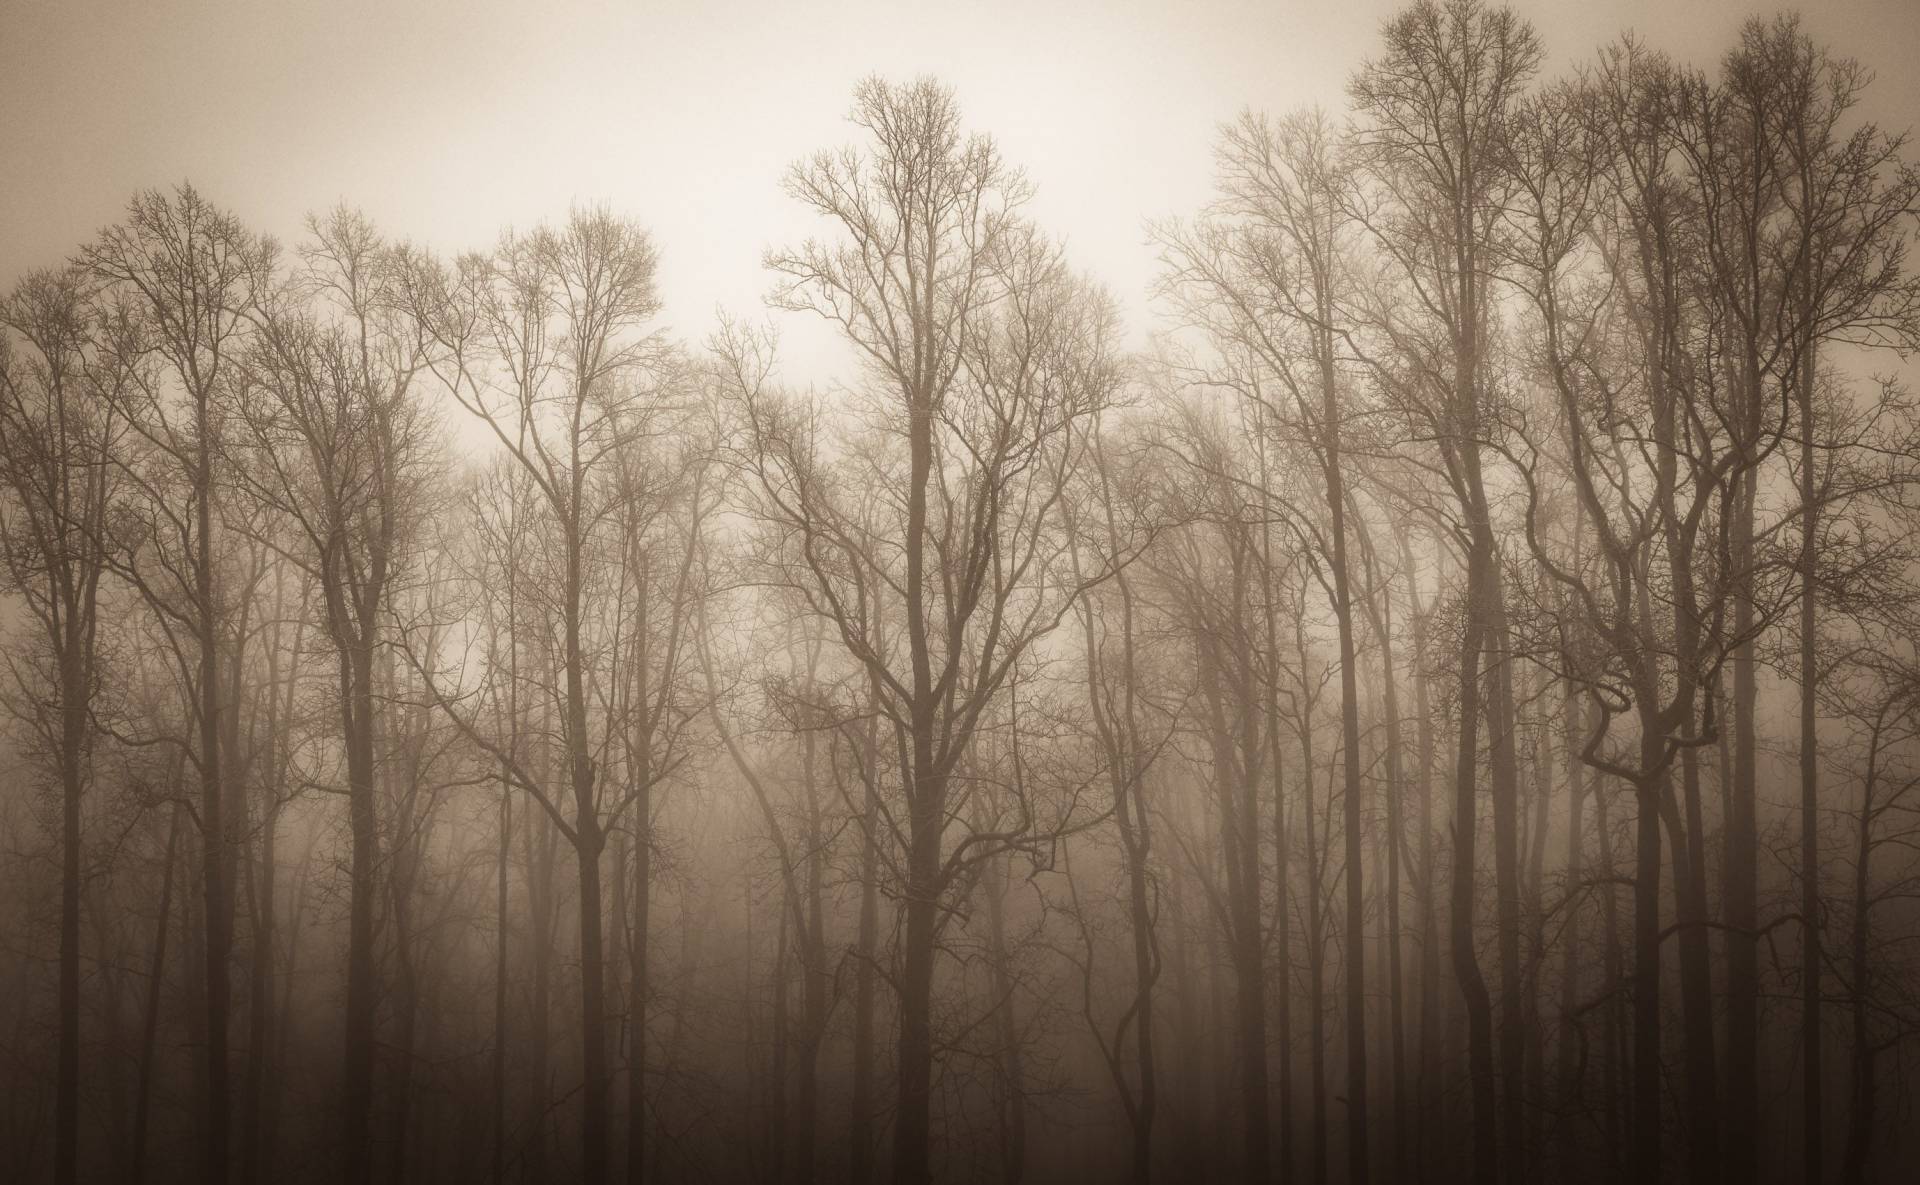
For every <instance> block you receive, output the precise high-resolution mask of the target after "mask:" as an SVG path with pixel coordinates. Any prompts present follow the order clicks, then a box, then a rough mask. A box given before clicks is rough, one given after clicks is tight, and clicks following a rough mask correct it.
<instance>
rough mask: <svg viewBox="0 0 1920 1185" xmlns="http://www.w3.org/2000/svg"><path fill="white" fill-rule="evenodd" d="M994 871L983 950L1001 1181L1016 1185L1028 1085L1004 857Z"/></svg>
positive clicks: (1022, 1160) (1020, 1177) (1022, 1165)
mask: <svg viewBox="0 0 1920 1185" xmlns="http://www.w3.org/2000/svg"><path fill="white" fill-rule="evenodd" d="M991 863H992V864H994V865H995V866H996V867H994V868H991V869H990V870H989V871H988V876H987V881H988V883H987V884H986V886H985V889H986V898H987V947H988V955H989V961H990V966H989V975H990V977H991V978H990V982H991V983H992V987H993V998H994V1028H995V1030H996V1035H997V1036H998V1038H999V1042H1000V1064H1001V1076H1002V1084H1001V1089H1002V1092H1003V1093H1002V1096H1001V1144H1000V1169H1001V1179H1002V1180H1003V1181H1005V1182H1006V1185H1020V1183H1021V1182H1022V1181H1024V1180H1025V1179H1026V1173H1027V1086H1026V1071H1025V1068H1024V1067H1023V1066H1022V1064H1021V1055H1020V1029H1019V1024H1018V1018H1017V1016H1016V1015H1015V1013H1014V1007H1013V975H1012V972H1011V969H1010V967H1009V965H1008V955H1007V924H1006V904H1005V902H1006V892H1007V871H1006V864H1005V860H1004V858H998V857H996V858H995V859H994V860H993V861H992V862H991Z"/></svg>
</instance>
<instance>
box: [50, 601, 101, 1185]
mask: <svg viewBox="0 0 1920 1185" xmlns="http://www.w3.org/2000/svg"><path fill="white" fill-rule="evenodd" d="M57 644H58V645H60V682H61V687H60V755H59V761H60V1052H59V1059H58V1060H59V1068H58V1070H57V1071H56V1076H55V1077H56V1081H55V1086H54V1108H53V1110H54V1156H53V1177H54V1181H55V1182H56V1185H74V1182H75V1181H77V1180H78V1179H79V1156H80V878H81V868H80V856H81V852H80V797H81V794H82V793H83V792H84V790H85V788H86V771H85V770H84V769H82V763H83V761H84V760H85V753H86V749H87V729H88V727H89V722H88V720H87V715H88V713H89V710H90V709H89V702H90V700H91V698H92V695H91V690H92V689H91V688H90V687H88V686H87V684H88V679H87V672H86V670H85V669H84V666H83V657H82V655H81V654H80V652H79V650H78V648H77V647H76V646H75V645H74V644H73V639H72V638H63V639H61V641H60V643H57Z"/></svg>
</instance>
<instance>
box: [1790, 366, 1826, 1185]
mask: <svg viewBox="0 0 1920 1185" xmlns="http://www.w3.org/2000/svg"><path fill="white" fill-rule="evenodd" d="M1816 359H1817V353H1816V350H1815V347H1814V345H1813V343H1811V342H1809V343H1807V346H1806V349H1805V352H1804V356H1803V357H1802V358H1801V359H1800V365H1799V367H1798V374H1797V376H1796V377H1797V378H1798V380H1799V396H1800V398H1799V403H1800V505H1801V517H1800V918H1801V933H1802V934H1803V935H1804V938H1803V939H1802V941H1801V944H1800V1072H1801V1082H1802V1087H1801V1097H1800V1115H1801V1118H1800V1122H1801V1125H1802V1126H1803V1127H1804V1129H1805V1131H1806V1135H1805V1137H1804V1139H1805V1142H1804V1144H1803V1146H1802V1148H1803V1151H1802V1164H1803V1166H1804V1173H1805V1176H1806V1180H1807V1182H1808V1185H1819V1182H1820V1180H1821V1171H1822V1169H1823V1168H1824V1167H1825V1160H1824V1156H1823V1153H1822V1143H1821V1141H1822V1136H1823V1135H1824V1133H1823V1131H1822V1130H1821V1129H1822V1127H1823V1126H1824V1125H1823V1109H1822V1104H1821V1092H1822V1082H1821V1077H1822V1070H1823V1069H1824V1065H1823V1061H1822V1056H1821V1049H1820V1045H1821V1042H1820V1036H1821V1034H1820V974H1821V968H1820V924H1821V923H1820V737H1819V733H1818V731H1817V729H1818V724H1817V717H1816V707H1817V705H1816V702H1815V696H1816V694H1817V692H1818V688H1819V680H1820V668H1819V663H1818V652H1817V646H1818V642H1819V636H1818V635H1819V621H1818V618H1817V616H1816V614H1817V604H1816V601H1815V596H1814V594H1815V590H1816V588H1817V581H1818V579H1819V572H1820V568H1819V564H1820V553H1819V546H1820V541H1819V535H1820V509H1819V483H1818V482H1817V480H1816V478H1815V472H1814V447H1813V444H1814V441H1813V438H1814V430H1815V424H1814V416H1813V380H1814V372H1815V362H1816Z"/></svg>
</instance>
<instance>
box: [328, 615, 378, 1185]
mask: <svg viewBox="0 0 1920 1185" xmlns="http://www.w3.org/2000/svg"><path fill="white" fill-rule="evenodd" d="M341 595H343V594H342V592H341V590H334V591H333V592H332V593H330V596H331V597H332V598H335V599H337V598H339V597H340V596H341ZM336 612H337V613H339V614H342V615H344V613H345V609H344V607H340V608H338V609H336ZM346 631H347V627H346V626H345V624H344V618H343V623H342V624H341V626H340V627H339V628H338V630H337V631H336V633H335V637H336V639H337V640H338V641H339V642H340V643H341V644H340V683H341V691H342V693H343V694H342V696H341V715H342V721H341V723H342V728H343V730H344V733H345V738H346V748H347V810H348V818H349V822H350V829H351V831H352V845H353V854H352V864H351V878H352V893H351V900H350V903H349V906H348V925H347V934H348V936H347V1009H346V1012H347V1020H346V1028H345V1042H346V1048H345V1055H346V1071H345V1075H344V1085H343V1088H342V1095H343V1106H344V1108H345V1112H346V1114H345V1117H344V1123H343V1125H342V1132H341V1141H342V1152H343V1163H344V1169H345V1172H344V1178H345V1181H346V1182H347V1185H370V1183H371V1182H372V1180H373V1129H372V1122H373V1057H374V1005H375V1000H374V957H373V925H374V922H373V912H374V900H375V894H376V892H377V889H376V886H375V884H374V870H375V868H376V866H377V865H378V862H379V858H380V857H379V825H380V824H379V817H378V812H377V811H376V809H375V804H374V785H373V779H374V751H373V750H374V740H373V719H374V716H373V648H372V645H371V643H370V641H369V642H365V643H363V644H349V643H347V641H346V639H347V633H346Z"/></svg>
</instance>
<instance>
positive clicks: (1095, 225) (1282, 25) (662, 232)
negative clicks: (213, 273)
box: [0, 0, 1920, 350]
mask: <svg viewBox="0 0 1920 1185" xmlns="http://www.w3.org/2000/svg"><path fill="white" fill-rule="evenodd" d="M1397 7H1399V4H1398V3H1395V2H1390V0H1334V2H1327V3H1321V2H1310V0H1264V2H1252V0H1192V2H1188V3H1175V2H1172V0H1156V2H1146V3H1142V2H1137V0H1136V2H1118V3H1105V4H1095V3H1068V2H1061V0H1019V2H1016V3H998V2H995V3H966V2H963V0H949V2H947V3H922V2H919V0H888V2H881V3H868V2H861V3H825V2H820V3H813V4H778V3H765V2H759V3H754V2H747V0H707V2H693V0H647V2H633V0H627V2H620V0H600V2H590V0H589V2H563V3H541V2H527V3H514V4H493V3H488V4H481V3H450V2H446V0H431V2H427V0H386V2H383V3H363V2H360V0H346V2H342V0H326V2H314V0H264V2H263V0H255V2H253V3H245V2H241V0H146V2H135V0H0V283H11V281H12V279H13V278H14V277H15V276H16V275H18V274H19V273H20V272H21V271H23V270H25V269H26V268H29V267H34V266H39V265H43V264H49V263H53V262H56V261H57V260H58V259H60V258H61V257H62V256H64V255H65V254H66V253H68V252H69V251H71V250H72V249H73V247H74V246H75V245H76V244H78V243H79V242H80V241H81V240H83V239H85V238H87V237H89V236H90V235H92V234H93V233H94V232H95V231H96V230H97V229H98V228H100V227H101V226H103V225H105V224H107V223H109V222H111V221H113V220H115V219H116V218H117V217H118V216H119V215H120V213H121V211H122V209H123V207H124V205H125V203H126V200H127V198H128V196H129V195H130V194H131V193H132V192H133V191H134V190H136V189H138V188H141V187H144V186H153V185H166V184H169V183H172V182H176V181H179V180H181V179H183V178H190V179H191V180H192V181H193V182H194V183H195V184H196V185H197V186H199V187H200V189H201V190H202V192H204V193H205V194H206V195H207V196H209V197H210V198H211V199H213V200H214V201H216V202H219V203H220V204H222V205H225V206H227V207H228V208H230V209H232V210H234V211H235V212H236V213H237V214H239V215H240V216H241V217H242V218H243V219H244V220H245V221H246V222H247V223H248V224H249V225H251V226H253V227H256V228H258V229H261V230H265V231H268V232H271V233H273V234H275V235H277V236H279V237H280V238H282V239H283V240H285V239H289V238H293V237H297V236H298V234H299V231H300V225H301V217H302V215H303V214H304V213H306V212H307V211H310V210H316V209H322V208H324V207H327V206H330V205H332V204H334V203H335V202H338V201H342V200H345V201H348V202H351V203H353V204H355V205H358V206H360V207H361V208H362V209H364V210H365V211H367V213H369V214H370V215H371V216H372V217H373V218H374V219H375V220H376V221H377V222H378V223H379V224H380V225H381V226H382V227H383V228H384V229H386V230H387V231H388V232H389V233H390V234H392V235H395V236H397V237H405V238H411V239H416V240H420V241H423V242H425V243H427V244H430V245H432V246H434V247H436V248H439V249H442V250H454V249H459V248H463V247H475V246H484V245H486V244H487V243H489V242H490V241H491V240H492V238H493V236H494V234H495V233H496V232H497V231H498V229H499V228H500V227H501V226H503V225H506V224H507V223H510V222H511V223H516V224H520V225H528V224H531V223H534V222H537V221H540V220H542V219H552V218H558V217H560V216H562V215H564V214H565V212H566V210H567V208H568V206H569V204H570V203H573V202H575V201H585V202H606V203H608V204H610V205H611V206H612V207H614V208H615V209H616V210H618V211H621V212H623V213H628V214H632V215H634V216H636V217H638V218H639V219H640V220H641V221H643V222H644V223H645V224H646V225H647V226H649V227H650V228H651V229H652V230H653V232H654V234H655V236H656V239H657V242H658V244H659V246H660V248H661V251H662V289H663V296H664V297H665V299H666V302H667V310H666V321H667V323H668V324H669V325H670V327H671V328H672V329H673V330H674V331H675V332H677V333H678V334H680V335H681V336H683V337H687V338H692V339H698V338H700V337H702V336H704V335H705V334H706V333H707V332H708V330H709V327H710V326H711V324H712V319H713V311H714V309H715V307H716V306H719V305H724V306H726V307H727V308H729V309H731V310H734V311H736V312H739V313H744V314H749V315H758V314H759V311H760V305H759V300H760V296H761V294H762V293H763V292H764V290H765V288H766V277H765V275H764V273H763V272H762V271H761V269H760V266H759V260H760V254H761V252H762V250H763V249H764V248H766V247H767V246H768V245H770V244H773V243H778V242H786V241H789V240H794V239H797V238H799V237H801V236H803V235H804V234H805V233H806V232H807V231H808V230H809V229H810V227H811V226H812V225H813V224H812V222H811V221H810V219H809V218H808V217H807V216H806V215H804V213H803V212H802V211H800V210H799V208H798V207H797V206H796V205H795V204H794V203H793V202H791V201H790V200H789V199H788V198H787V197H786V196H785V195H784V194H783V193H782V192H781V191H780V188H779V178H780V175H781V173H782V171H783V169H784V168H785V167H786V165H787V164H788V163H789V162H790V161H792V160H793V159H794V158H795V157H797V156H800V155H803V154H805V153H808V152H811V151H813V150H815V149H817V148H821V147H826V146H830V145H836V144H840V143H843V142H845V141H847V140H848V139H850V138H851V137H852V135H853V129H851V128H850V127H849V126H848V125H847V124H846V123H845V122H844V115H845V113H846V110H847V107H848V103H849V96H850V92H851V89H852V86H853V84H854V82H855V81H856V80H857V79H859V78H860V77H861V76H862V75H864V74H867V73H872V72H878V73H882V74H885V75H888V76H892V77H899V78H905V77H910V76H912V75H915V74H920V73H931V74H934V75H936V76H938V77H940V78H942V79H944V80H946V81H947V82H949V83H951V84H952V85H953V86H955V87H956V88H957V90H958V92H959V95H960V100H961V104H962V107H963V110H964V111H965V113H966V116H967V118H968V121H969V123H970V124H971V125H972V126H973V127H974V128H976V129H979V130H983V131H988V132H991V133H992V134H993V135H994V136H995V137H997V138H998V140H999V141H1000V144H1001V146H1002V149H1003V151H1004V152H1005V154H1006V155H1007V157H1008V158H1009V159H1010V160H1012V161H1013V162H1014V163H1017V164H1020V165H1022V166H1024V167H1025V168H1026V169H1027V171H1028V173H1029V175H1030V176H1031V178H1032V179H1033V181H1034V182H1035V183H1036V185H1037V187H1038V196H1037V200H1036V202H1035V205H1034V212H1035V214H1036V215H1037V216H1038V218H1039V220H1040V221H1041V223H1042V225H1044V226H1045V227H1047V228H1048V229H1049V230H1051V231H1052V232H1054V233H1055V234H1059V235H1063V236H1065V237H1066V238H1067V239H1068V241H1069V245H1070V249H1071V253H1072V257H1073V259H1074V262H1075V263H1076V264H1077V265H1078V266H1080V267H1082V268H1083V269H1085V270H1087V271H1090V272H1092V273H1093V274H1095V275H1096V276H1097V277H1098V278H1099V279H1101V280H1102V281H1104V282H1105V283H1106V284H1108V285H1109V287H1111V288H1112V289H1113V291H1114V292H1115V294H1116V296H1117V297H1118V298H1119V299H1120V301H1121V303H1122V306H1123V308H1124V309H1125V310H1126V313H1127V318H1128V324H1129V327H1130V328H1131V329H1132V330H1133V332H1134V333H1135V334H1136V335H1137V334H1138V333H1139V332H1140V331H1141V330H1142V329H1143V328H1144V327H1145V326H1146V325H1147V324H1148V322H1149V319H1148V317H1147V316H1146V314H1145V311H1144V305H1145V300H1146V297H1145V290H1146V286H1147V284H1148V282H1149V280H1150V278H1151V276H1152V273H1153V269H1154V262H1153V253H1152V251H1151V250H1150V249H1149V248H1148V247H1147V246H1146V245H1145V243H1144V241H1143V240H1144V233H1143V230H1142V223H1143V221H1144V220H1145V219H1147V218H1152V217H1161V216H1165V215H1169V214H1184V213H1189V212H1191V211H1192V210H1194V209H1195V208H1196V207H1197V206H1198V205H1200V204H1201V203H1202V202H1204V201H1205V200H1206V197H1207V192H1208V188H1209V185H1210V176H1209V169H1210V166H1209V158H1208V153H1209V146H1210V143H1211V140H1212V136H1213V129H1214V127H1215V125H1216V124H1218V123H1219V122H1220V121H1221V120H1223V119H1227V118H1230V117H1231V116H1232V115H1233V114H1234V112H1235V111H1237V110H1238V109H1239V108H1240V107H1242V106H1248V105H1251V106H1254V107H1259V108H1266V109H1270V110H1275V111H1278V110H1283V109H1286V108H1289V107H1293V106H1296V105H1299V104H1303V103H1312V102H1318V103H1320V104H1322V105H1323V106H1326V107H1328V108H1329V109H1334V110H1338V109H1339V108H1340V107H1341V105H1342V104H1343V101H1344V93H1343V86H1344V84H1345V81H1346V78H1347V76H1348V75H1349V74H1350V73H1351V72H1352V70H1353V69H1354V68H1355V67H1356V66H1357V65H1359V63H1360V62H1361V61H1362V60H1363V59H1364V58H1365V57H1366V56H1367V55H1369V54H1370V53H1372V52H1374V50H1375V48H1376V45H1377V32H1378V29H1379V25H1380V22H1381V20H1382V18H1383V17H1384V16H1386V15H1387V14H1388V13H1389V12H1391V11H1393V10H1394V9H1395V8H1397ZM1514 7H1515V8H1517V9H1518V10H1520V11H1521V12H1522V13H1523V14H1525V15H1526V16H1528V17H1529V18H1530V19H1532V20H1533V21H1534V23H1535V24H1536V25H1537V26H1538V27H1539V29H1540V30H1541V32H1542V34H1543V35H1544V37H1545V39H1546V41H1547V45H1548V49H1549V52H1550V54H1551V60H1552V62H1553V63H1554V65H1553V69H1555V70H1558V69H1564V68H1566V67H1568V66H1569V65H1570V64H1571V63H1573V62H1575V61H1578V60H1581V59H1584V58H1587V57H1590V56H1591V54H1592V53H1593V51H1594V49H1595V48H1596V47H1597V46H1598V45H1599V44H1600V43H1601V42H1603V41H1606V40H1608V39H1610V38H1612V37H1613V36H1615V35H1616V34H1617V33H1619V32H1620V31H1621V30H1623V29H1627V28H1633V29H1636V30H1638V31H1639V32H1640V33H1642V34H1643V35H1644V36H1645V37H1646V38H1647V39H1648V40H1650V41H1651V42H1653V43H1654V44H1655V45H1658V46H1660V47H1663V48H1665V49H1667V50H1669V51H1670V52H1672V53H1674V54H1675V55H1676V56H1678V57H1680V58H1682V59H1684V60H1690V61H1694V62H1697V63H1699V64H1702V65H1710V64H1711V63H1712V62H1713V61H1714V60H1716V59H1717V58H1718V56H1719V55H1720V54H1721V53H1722V52H1723V50H1724V49H1725V48H1726V47H1727V46H1728V45H1730V44H1731V41H1732V37H1733V34H1734V31H1735V30H1736V29H1737V28H1738V26H1739V24H1740V22H1741V21H1742V20H1743V19H1744V18H1745V17H1746V16H1748V15H1750V14H1752V13H1756V12H1757V13H1761V14H1770V13H1772V12H1773V11H1775V10H1776V9H1777V7H1778V6H1777V5H1773V4H1767V3H1751V2H1748V0H1627V2H1623V3H1609V2H1603V0H1582V2H1574V3H1566V2H1560V0H1516V2H1515V4H1514ZM1806 9H1807V12H1806V20H1807V24H1808V26H1809V28H1810V29H1811V30H1812V32H1813V33H1814V35H1815V36H1816V37H1817V38H1819V39H1821V40H1823V41H1825V42H1827V43H1829V44H1831V45H1833V46H1834V47H1836V48H1837V49H1839V50H1841V51H1842V52H1845V53H1848V54H1851V55H1853V56H1855V57H1858V58H1859V59H1861V60H1862V61H1863V62H1864V63H1865V64H1866V65H1867V66H1868V67H1870V68H1871V69H1873V70H1874V71H1876V73H1877V74H1878V75H1879V80H1878V82H1877V83H1876V84H1875V85H1874V87H1873V88H1872V90H1871V92H1870V93H1869V109H1870V111H1871V114H1872V115H1873V116H1874V117H1875V118H1877V119H1879V120H1881V121H1882V122H1883V123H1886V124H1889V125H1893V126H1898V127H1903V128H1904V127H1908V126H1911V125H1913V124H1915V123H1920V78H1916V77H1915V76H1914V75H1913V73H1912V72H1911V67H1912V64H1913V62H1914V59H1915V55H1916V53H1917V52H1920V0H1847V2H1845V3H1810V4H1807V5H1806ZM783 320H784V319H783ZM783 331H784V332H787V333H789V334H790V335H791V334H792V333H794V332H796V331H798V332H800V333H801V335H802V339H803V341H802V349H803V350H804V338H805V336H806V332H805V331H804V330H801V329H800V327H799V326H797V325H796V326H792V327H790V328H786V329H783ZM790 340H791V337H790ZM1135 340H1136V341H1137V340H1138V338H1137V336H1136V338H1135Z"/></svg>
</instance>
